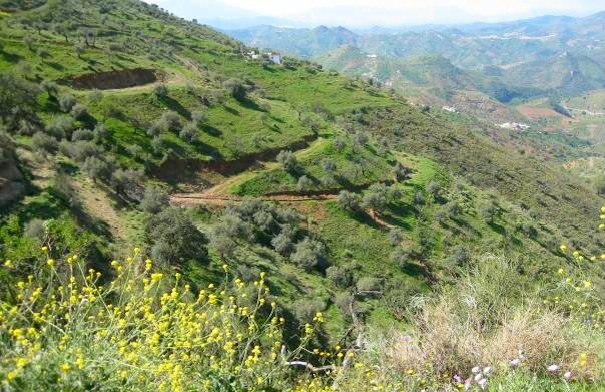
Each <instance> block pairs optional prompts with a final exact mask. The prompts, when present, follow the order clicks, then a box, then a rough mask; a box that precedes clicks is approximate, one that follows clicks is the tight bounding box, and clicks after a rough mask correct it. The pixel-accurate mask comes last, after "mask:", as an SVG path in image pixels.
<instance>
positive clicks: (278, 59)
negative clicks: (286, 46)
mask: <svg viewBox="0 0 605 392" xmlns="http://www.w3.org/2000/svg"><path fill="white" fill-rule="evenodd" d="M267 55H268V56H269V59H271V61H273V62H274V63H275V64H281V60H282V57H281V54H279V53H276V52H271V53H267Z"/></svg>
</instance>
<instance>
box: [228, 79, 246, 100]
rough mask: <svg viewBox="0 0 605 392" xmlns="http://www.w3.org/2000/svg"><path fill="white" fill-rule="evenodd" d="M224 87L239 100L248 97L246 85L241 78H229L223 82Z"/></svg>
mask: <svg viewBox="0 0 605 392" xmlns="http://www.w3.org/2000/svg"><path fill="white" fill-rule="evenodd" d="M223 88H224V89H225V90H226V91H227V93H228V94H229V95H231V96H232V97H233V98H235V99H237V100H238V101H243V100H244V99H245V98H246V87H245V86H244V84H243V83H242V82H241V81H240V80H237V79H229V80H227V81H226V82H225V83H223Z"/></svg>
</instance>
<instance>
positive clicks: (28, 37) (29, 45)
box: [23, 34, 35, 50]
mask: <svg viewBox="0 0 605 392" xmlns="http://www.w3.org/2000/svg"><path fill="white" fill-rule="evenodd" d="M34 42H35V39H34V37H32V36H31V35H29V34H27V35H25V36H24V37H23V43H24V44H25V46H27V49H29V50H33V44H34Z"/></svg>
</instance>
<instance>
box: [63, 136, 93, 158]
mask: <svg viewBox="0 0 605 392" xmlns="http://www.w3.org/2000/svg"><path fill="white" fill-rule="evenodd" d="M59 147H60V149H61V152H62V153H63V154H65V155H67V156H68V157H70V158H72V159H73V160H75V161H77V162H83V161H84V160H85V159H86V158H88V157H92V156H98V155H99V154H100V150H99V148H98V147H97V146H96V145H95V144H94V143H92V142H89V141H86V140H78V141H75V142H71V143H70V142H68V141H67V140H63V141H62V142H61V143H60V144H59Z"/></svg>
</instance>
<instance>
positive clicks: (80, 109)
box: [71, 103, 88, 121]
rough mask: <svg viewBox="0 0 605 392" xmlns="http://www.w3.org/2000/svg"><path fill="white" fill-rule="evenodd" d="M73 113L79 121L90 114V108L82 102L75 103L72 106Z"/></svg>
mask: <svg viewBox="0 0 605 392" xmlns="http://www.w3.org/2000/svg"><path fill="white" fill-rule="evenodd" d="M71 115H72V116H73V118H75V119H76V120H78V121H81V120H83V119H85V118H86V116H88V108H87V107H86V106H84V105H82V104H79V103H78V104H75V105H74V106H73V107H72V108H71Z"/></svg>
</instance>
